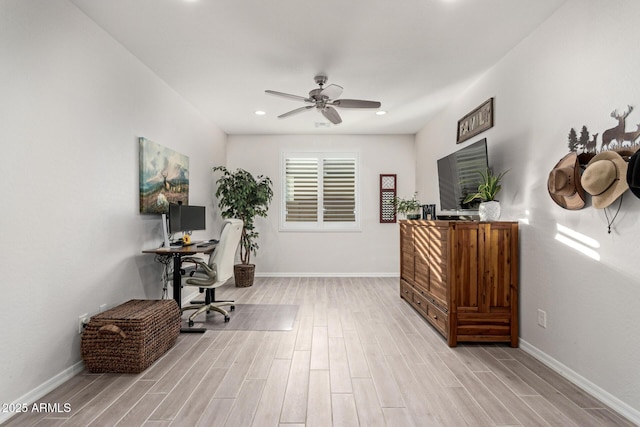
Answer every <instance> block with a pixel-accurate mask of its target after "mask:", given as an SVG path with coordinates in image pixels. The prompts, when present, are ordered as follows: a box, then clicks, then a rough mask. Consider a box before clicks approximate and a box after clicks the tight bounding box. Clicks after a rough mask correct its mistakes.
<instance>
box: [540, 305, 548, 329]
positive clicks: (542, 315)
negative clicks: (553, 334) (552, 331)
mask: <svg viewBox="0 0 640 427" xmlns="http://www.w3.org/2000/svg"><path fill="white" fill-rule="evenodd" d="M538 325H539V326H542V327H543V328H546V327H547V312H546V311H543V310H540V309H538Z"/></svg>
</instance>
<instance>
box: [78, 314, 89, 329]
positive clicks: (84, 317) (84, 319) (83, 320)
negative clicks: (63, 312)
mask: <svg viewBox="0 0 640 427" xmlns="http://www.w3.org/2000/svg"><path fill="white" fill-rule="evenodd" d="M88 323H89V313H85V314H81V315H80V316H78V333H79V334H81V333H82V331H83V330H84V327H85V326H86V325H87V324H88Z"/></svg>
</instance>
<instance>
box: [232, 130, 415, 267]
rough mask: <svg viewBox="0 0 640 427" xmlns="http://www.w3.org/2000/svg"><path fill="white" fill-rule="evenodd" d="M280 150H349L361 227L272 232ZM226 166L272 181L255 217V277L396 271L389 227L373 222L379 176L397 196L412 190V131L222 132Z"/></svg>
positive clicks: (393, 227) (394, 233) (395, 245)
mask: <svg viewBox="0 0 640 427" xmlns="http://www.w3.org/2000/svg"><path fill="white" fill-rule="evenodd" d="M283 151H350V152H351V151H356V152H359V156H360V180H361V181H360V189H361V199H360V203H361V210H362V215H363V217H362V230H361V231H360V232H292V231H278V227H279V215H280V201H281V194H280V193H281V191H280V190H281V189H280V186H281V180H280V156H281V152H283ZM227 163H228V167H229V168H231V169H235V168H238V167H240V168H243V169H246V170H248V171H249V172H251V173H252V174H254V175H259V174H263V175H266V176H268V177H270V178H271V179H272V180H273V183H274V198H273V201H272V203H271V205H270V208H269V213H268V217H267V218H266V219H262V218H259V219H258V221H257V222H256V228H257V231H258V232H259V233H260V238H259V241H258V244H259V245H260V249H259V250H258V254H257V257H255V259H254V258H252V262H253V261H255V264H256V274H262V275H283V274H285V275H286V274H296V275H299V274H305V275H325V276H326V275H367V276H372V275H397V274H398V271H399V268H400V267H399V265H400V260H399V252H400V249H399V231H398V225H397V224H380V215H379V208H378V207H379V203H380V202H379V200H380V174H382V173H395V174H397V175H398V178H397V179H398V195H399V196H403V197H409V196H411V195H412V194H413V192H414V191H415V189H414V184H415V175H414V170H415V160H414V136H413V135H384V136H381V135H350V136H345V135H252V136H243V135H230V136H229V139H228V145H227Z"/></svg>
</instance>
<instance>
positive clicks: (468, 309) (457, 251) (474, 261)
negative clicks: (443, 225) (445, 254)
mask: <svg viewBox="0 0 640 427" xmlns="http://www.w3.org/2000/svg"><path fill="white" fill-rule="evenodd" d="M452 233H454V236H453V239H452V240H453V242H454V243H453V247H452V248H451V257H450V265H451V270H452V273H451V274H452V276H453V277H452V278H451V281H450V284H451V294H452V301H453V305H454V306H455V308H456V310H455V311H457V312H458V313H477V312H478V311H479V310H480V306H481V303H480V301H479V297H480V292H481V291H480V287H481V280H480V279H481V278H480V271H479V269H478V254H479V251H480V249H479V247H478V224H477V223H459V224H456V225H455V226H454V230H453V231H452Z"/></svg>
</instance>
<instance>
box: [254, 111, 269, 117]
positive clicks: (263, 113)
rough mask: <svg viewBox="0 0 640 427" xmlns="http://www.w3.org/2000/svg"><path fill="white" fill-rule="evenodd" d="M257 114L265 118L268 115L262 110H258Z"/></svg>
mask: <svg viewBox="0 0 640 427" xmlns="http://www.w3.org/2000/svg"><path fill="white" fill-rule="evenodd" d="M255 113H256V116H264V115H265V114H267V113H265V112H264V111H262V110H257V111H256V112H255Z"/></svg>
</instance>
